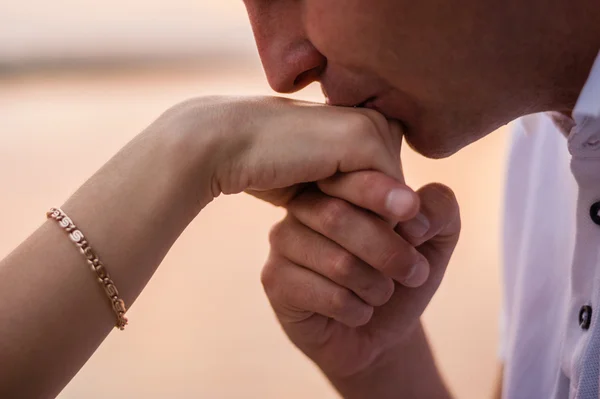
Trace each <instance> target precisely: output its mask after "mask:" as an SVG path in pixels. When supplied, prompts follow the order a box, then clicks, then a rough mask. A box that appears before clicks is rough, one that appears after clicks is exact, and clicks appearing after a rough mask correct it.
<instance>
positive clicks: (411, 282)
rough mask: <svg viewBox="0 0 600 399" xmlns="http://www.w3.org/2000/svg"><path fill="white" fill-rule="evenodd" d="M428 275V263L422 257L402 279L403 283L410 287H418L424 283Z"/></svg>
mask: <svg viewBox="0 0 600 399" xmlns="http://www.w3.org/2000/svg"><path fill="white" fill-rule="evenodd" d="M428 277H429V263H428V262H427V260H425V258H422V259H421V260H420V261H418V262H417V263H415V264H414V265H413V266H412V268H411V270H410V272H409V273H408V276H406V278H405V279H404V285H405V286H407V287H412V288H416V287H420V286H422V285H423V284H425V281H427V278H428Z"/></svg>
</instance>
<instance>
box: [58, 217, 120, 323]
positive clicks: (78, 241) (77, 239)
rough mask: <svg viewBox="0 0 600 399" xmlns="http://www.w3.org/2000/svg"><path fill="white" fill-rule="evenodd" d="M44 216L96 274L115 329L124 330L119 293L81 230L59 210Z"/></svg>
mask: <svg viewBox="0 0 600 399" xmlns="http://www.w3.org/2000/svg"><path fill="white" fill-rule="evenodd" d="M46 216H47V217H48V219H54V220H56V221H57V222H58V224H59V225H60V227H62V228H63V229H64V230H65V231H66V232H67V233H68V234H69V237H70V238H71V241H73V242H74V243H75V245H77V247H78V248H79V250H80V251H81V253H82V254H83V256H85V258H86V260H87V262H88V263H89V264H90V266H91V267H92V270H93V271H94V272H96V276H97V277H98V282H99V283H100V285H102V288H104V292H105V293H106V295H107V296H108V299H109V300H110V303H111V305H112V309H113V311H114V312H115V314H116V316H117V323H116V327H117V328H118V329H119V330H124V329H125V326H126V325H127V318H126V317H125V312H127V309H126V308H125V302H123V300H122V299H121V298H119V291H117V287H116V286H115V283H114V282H113V281H112V280H111V278H110V275H109V274H108V271H107V270H106V268H105V267H104V264H103V263H102V262H101V261H100V260H99V259H98V255H96V252H95V251H94V250H93V249H92V247H90V244H89V243H88V242H87V240H86V238H85V236H84V235H83V233H82V232H81V230H79V229H78V228H77V226H75V224H74V223H73V221H72V220H71V219H70V218H69V217H68V216H67V215H66V214H65V213H64V212H63V211H62V210H61V209H59V208H52V209H50V210H49V211H48V212H47V213H46Z"/></svg>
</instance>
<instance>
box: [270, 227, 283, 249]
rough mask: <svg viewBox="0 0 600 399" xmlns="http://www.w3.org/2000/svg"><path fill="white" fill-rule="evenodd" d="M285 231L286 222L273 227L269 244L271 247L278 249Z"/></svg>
mask: <svg viewBox="0 0 600 399" xmlns="http://www.w3.org/2000/svg"><path fill="white" fill-rule="evenodd" d="M285 229H286V226H285V221H281V222H279V223H277V224H275V225H274V226H273V227H271V230H270V231H269V243H270V244H271V246H273V247H276V246H278V245H279V244H280V243H281V242H282V241H283V237H284V236H285Z"/></svg>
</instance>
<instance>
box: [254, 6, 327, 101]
mask: <svg viewBox="0 0 600 399" xmlns="http://www.w3.org/2000/svg"><path fill="white" fill-rule="evenodd" d="M301 7H302V2H299V1H268V2H265V1H262V0H247V1H246V8H247V10H248V15H249V17H250V23H251V24H252V30H253V31H254V38H255V40H256V46H257V48H258V53H259V54H260V58H261V61H262V64H263V68H264V70H265V73H266V75H267V80H268V81H269V85H270V86H271V88H273V90H275V91H277V92H279V93H293V92H295V91H298V90H300V89H302V88H304V87H306V86H308V85H309V84H311V83H312V82H315V81H318V80H319V77H320V75H321V73H322V72H323V70H324V69H325V66H326V65H327V59H326V58H325V57H324V56H323V55H322V54H321V53H320V52H319V51H318V50H317V49H316V48H315V47H314V46H313V45H312V43H311V42H310V41H309V39H308V38H307V37H306V32H305V29H304V26H303V22H302V10H301Z"/></svg>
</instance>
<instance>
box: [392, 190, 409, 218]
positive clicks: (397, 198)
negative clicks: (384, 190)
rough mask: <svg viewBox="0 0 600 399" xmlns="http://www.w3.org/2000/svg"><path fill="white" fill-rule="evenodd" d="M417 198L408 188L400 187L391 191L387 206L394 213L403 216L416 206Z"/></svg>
mask: <svg viewBox="0 0 600 399" xmlns="http://www.w3.org/2000/svg"><path fill="white" fill-rule="evenodd" d="M414 202H415V198H414V196H413V194H412V193H411V192H410V191H408V190H403V189H400V188H397V189H394V190H392V191H390V193H389V194H388V196H387V199H386V202H385V207H386V209H387V211H388V212H390V213H391V214H392V215H395V216H398V217H403V216H404V215H406V213H407V211H410V209H411V208H412V207H413V206H414Z"/></svg>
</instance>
